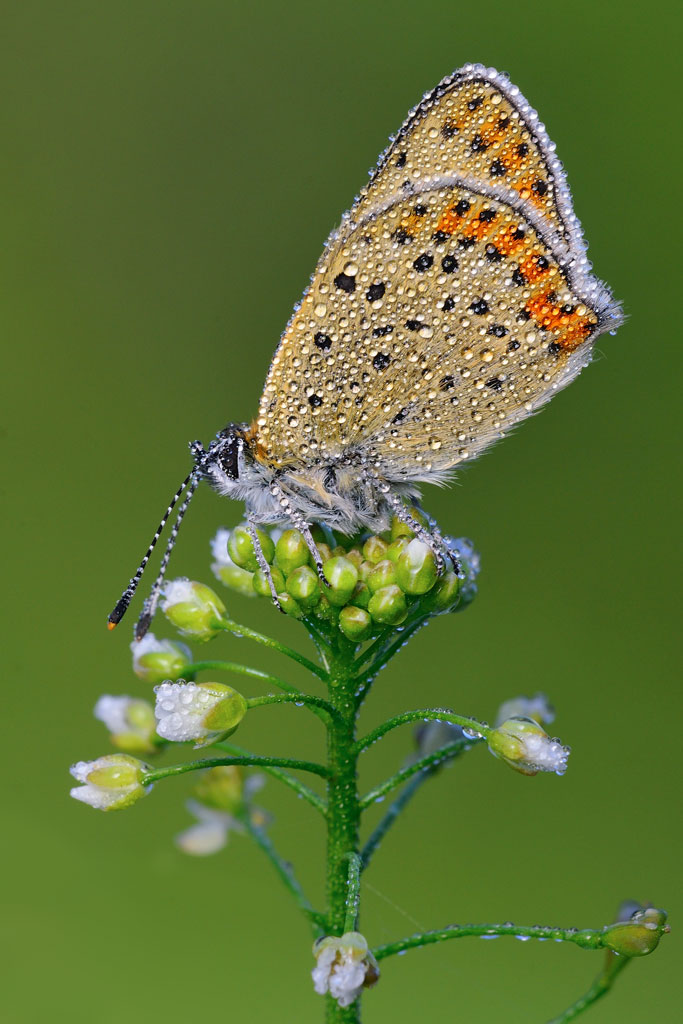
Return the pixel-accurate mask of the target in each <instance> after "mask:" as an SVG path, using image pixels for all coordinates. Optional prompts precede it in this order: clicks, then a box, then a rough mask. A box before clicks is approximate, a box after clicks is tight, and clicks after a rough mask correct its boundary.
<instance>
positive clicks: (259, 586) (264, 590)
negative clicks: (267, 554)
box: [251, 565, 285, 597]
mask: <svg viewBox="0 0 683 1024" xmlns="http://www.w3.org/2000/svg"><path fill="white" fill-rule="evenodd" d="M270 575H271V577H272V579H273V585H274V586H275V592H276V593H277V594H281V593H282V591H283V590H284V589H285V578H284V576H283V575H282V573H281V572H280V570H279V569H278V568H277V566H275V565H273V566H272V567H271V570H270ZM251 585H252V587H253V589H254V591H255V592H256V593H257V594H258V595H259V597H272V596H273V593H272V591H271V589H270V583H269V581H268V577H267V576H266V574H265V573H264V572H263V570H262V569H257V570H256V572H255V573H254V575H253V576H252V577H251Z"/></svg>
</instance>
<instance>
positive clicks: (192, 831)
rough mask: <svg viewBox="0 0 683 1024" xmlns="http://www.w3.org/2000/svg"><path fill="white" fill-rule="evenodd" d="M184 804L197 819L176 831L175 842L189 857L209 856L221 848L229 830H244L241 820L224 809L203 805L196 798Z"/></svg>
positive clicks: (224, 843)
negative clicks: (183, 828) (180, 830)
mask: <svg viewBox="0 0 683 1024" xmlns="http://www.w3.org/2000/svg"><path fill="white" fill-rule="evenodd" d="M185 806H186V807H187V809H188V811H189V812H190V814H192V815H194V817H195V818H196V819H197V821H196V824H194V825H190V827H189V828H186V829H185V830H184V831H183V832H179V833H178V835H177V836H176V837H175V844H176V846H177V847H178V849H179V850H182V852H183V853H187V854H189V855H190V856H191V857H210V856H211V854H213V853H218V852H219V851H220V850H222V849H223V847H224V846H225V845H226V843H227V842H228V836H229V835H230V833H231V832H233V831H234V832H240V833H241V832H244V825H243V824H242V823H241V821H239V820H238V819H237V818H234V817H233V816H232V815H231V814H227V813H226V812H225V811H215V810H213V809H212V808H210V807H203V806H202V804H200V803H197V801H196V800H188V801H187V802H186V805H185Z"/></svg>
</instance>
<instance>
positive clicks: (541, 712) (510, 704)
mask: <svg viewBox="0 0 683 1024" xmlns="http://www.w3.org/2000/svg"><path fill="white" fill-rule="evenodd" d="M508 718H532V719H533V720H534V722H538V724H539V725H549V724H550V723H551V722H552V721H553V719H554V718H555V708H554V707H553V706H552V704H551V703H550V701H549V700H548V698H547V697H546V695H545V694H544V693H535V694H534V696H533V697H513V698H512V700H506V701H505V702H504V703H503V704H501V705H500V707H499V708H498V714H497V715H496V725H497V726H498V725H502V723H503V722H505V721H506V720H507V719H508Z"/></svg>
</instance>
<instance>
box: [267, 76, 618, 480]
mask: <svg viewBox="0 0 683 1024" xmlns="http://www.w3.org/2000/svg"><path fill="white" fill-rule="evenodd" d="M532 115H533V112H531V111H529V108H528V107H527V106H526V104H524V102H523V101H521V100H520V99H519V97H518V94H517V92H516V90H514V87H512V86H510V85H509V83H507V80H506V79H504V78H503V77H502V76H499V75H497V74H495V73H493V72H487V71H485V70H484V69H483V68H481V69H480V68H476V67H475V68H472V69H471V70H464V71H463V72H459V73H456V74H455V75H453V76H451V77H450V78H448V79H446V80H444V82H442V83H441V85H440V86H439V87H437V89H436V90H435V91H434V92H433V93H432V94H431V95H430V96H428V97H426V98H425V100H424V101H423V103H422V104H421V105H420V106H419V107H417V108H416V109H415V111H413V112H412V114H411V115H410V116H409V118H408V120H407V121H406V124H405V125H404V126H403V128H402V129H401V131H400V132H399V134H398V136H397V137H396V139H395V140H394V142H393V143H392V145H391V146H390V147H389V149H388V150H387V152H386V153H385V154H384V156H383V157H382V159H381V161H380V165H379V167H378V170H377V171H376V173H375V174H374V176H373V177H372V179H371V181H370V183H369V185H368V186H367V188H366V189H365V190H364V192H363V193H362V194H361V195H360V196H359V198H358V200H357V202H356V204H355V206H354V207H353V209H352V210H351V211H350V213H349V214H347V215H346V216H345V218H344V219H343V221H342V224H341V226H340V228H339V230H338V231H337V232H335V233H334V235H333V236H332V237H331V239H330V240H329V242H328V245H327V247H326V249H325V252H324V253H323V256H322V258H321V260H320V262H319V264H318V267H317V269H316V272H315V274H314V276H313V278H312V281H311V285H310V287H309V289H308V290H307V292H306V294H305V295H304V298H303V300H302V303H301V305H300V306H299V308H298V309H297V311H296V312H295V314H294V316H293V318H292V320H291V321H290V323H289V325H288V327H287V330H286V331H285V334H284V336H283V338H282V341H281V343H280V346H279V348H278V350H277V352H276V354H275V356H274V358H273V362H272V364H271V368H270V372H269V375H268V378H267V381H266V385H265V389H264V393H263V396H262V399H261V404H260V409H259V417H258V420H257V422H256V424H255V433H256V437H257V440H258V444H259V451H260V452H261V454H262V457H263V458H264V459H266V460H267V461H269V462H271V463H273V464H276V465H283V466H286V465H290V466H291V465H295V464H296V463H302V462H303V463H309V462H310V461H311V459H316V458H323V459H326V458H330V457H335V456H339V455H341V454H343V453H348V452H349V451H353V450H354V449H357V450H358V451H359V452H363V453H364V454H366V455H368V456H370V457H371V458H372V459H373V460H374V461H375V463H376V464H377V465H379V467H380V469H381V472H382V473H383V475H384V476H386V478H387V479H389V480H419V479H432V480H433V479H435V477H436V478H438V476H439V474H446V473H447V472H448V470H450V469H452V468H453V467H454V466H455V465H457V464H458V463H459V462H461V461H462V460H463V459H466V458H471V457H472V456H474V455H476V454H478V453H479V452H480V451H481V450H482V449H483V448H484V447H486V445H488V444H489V443H490V442H491V441H493V440H495V439H496V438H497V437H500V436H502V435H503V434H504V433H505V432H506V431H507V430H508V429H509V428H510V427H511V426H512V425H513V424H514V423H516V422H518V421H519V420H520V419H523V418H524V417H525V416H527V415H529V413H531V412H533V411H534V410H535V409H536V408H538V407H539V406H540V405H542V404H543V402H545V401H547V400H548V399H549V398H550V397H552V395H553V394H554V393H555V391H556V390H558V389H559V388H560V387H563V386H564V385H566V384H567V383H568V382H569V381H570V380H571V379H572V378H573V377H574V376H575V375H576V374H577V373H578V372H579V370H580V369H581V367H582V366H584V365H585V364H586V363H587V362H588V360H589V358H590V350H591V347H592V342H593V341H594V339H595V338H596V337H597V335H598V334H599V333H601V332H602V331H604V330H605V329H607V328H608V327H609V328H611V327H614V326H616V324H617V323H618V309H617V308H616V307H615V306H614V304H613V302H612V300H611V297H610V296H609V294H608V293H607V291H606V290H605V289H604V288H603V287H602V285H600V283H599V282H597V281H596V280H595V279H594V278H593V277H592V276H591V275H590V266H589V264H588V262H587V259H586V257H585V252H584V250H585V246H584V245H583V241H582V238H581V234H580V229H579V226H578V221H577V220H576V218H575V216H574V214H573V212H572V210H571V204H570V203H569V199H568V192H567V191H566V185H565V184H564V177H563V174H562V171H561V168H560V167H559V164H558V163H557V161H556V159H555V158H554V156H553V154H552V148H551V144H550V143H549V142H548V140H547V137H545V133H544V131H543V129H542V126H539V125H538V123H537V121H536V120H535V115H533V116H532ZM499 164H500V166H501V167H503V168H504V169H505V174H502V173H500V170H499V166H498V165H499ZM503 178H504V179H505V183H504V184H503V183H502V182H501V181H500V180H499V179H503Z"/></svg>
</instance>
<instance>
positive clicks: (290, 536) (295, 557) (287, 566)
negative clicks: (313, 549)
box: [275, 530, 310, 576]
mask: <svg viewBox="0 0 683 1024" xmlns="http://www.w3.org/2000/svg"><path fill="white" fill-rule="evenodd" d="M309 557H310V552H309V550H308V545H307V544H306V541H305V540H304V538H303V536H302V534H300V533H299V531H298V530H285V532H284V533H283V534H282V536H281V537H280V539H279V541H278V542H277V544H276V545H275V564H276V565H279V566H280V568H281V569H282V571H283V573H284V574H285V576H289V574H290V572H293V570H294V569H298V568H299V566H300V565H308V559H309Z"/></svg>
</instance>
